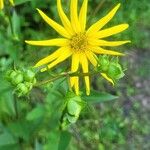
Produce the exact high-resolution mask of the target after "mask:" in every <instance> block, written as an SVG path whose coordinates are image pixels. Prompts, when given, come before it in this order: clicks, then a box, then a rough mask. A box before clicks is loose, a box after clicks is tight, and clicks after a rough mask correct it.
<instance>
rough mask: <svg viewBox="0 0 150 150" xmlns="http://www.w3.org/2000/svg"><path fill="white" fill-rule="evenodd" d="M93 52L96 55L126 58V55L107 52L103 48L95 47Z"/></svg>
mask: <svg viewBox="0 0 150 150" xmlns="http://www.w3.org/2000/svg"><path fill="white" fill-rule="evenodd" d="M91 50H92V51H93V52H94V53H96V54H106V55H115V56H124V55H125V54H123V53H119V52H115V51H112V50H105V49H103V48H101V47H93V48H92V49H91Z"/></svg>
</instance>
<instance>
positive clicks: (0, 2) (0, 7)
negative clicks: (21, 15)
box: [0, 0, 4, 10]
mask: <svg viewBox="0 0 150 150" xmlns="http://www.w3.org/2000/svg"><path fill="white" fill-rule="evenodd" d="M3 8H4V1H3V0H0V10H1V9H3Z"/></svg>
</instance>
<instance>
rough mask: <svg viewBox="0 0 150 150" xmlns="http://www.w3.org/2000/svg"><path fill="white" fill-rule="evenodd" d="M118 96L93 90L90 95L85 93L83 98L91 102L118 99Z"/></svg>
mask: <svg viewBox="0 0 150 150" xmlns="http://www.w3.org/2000/svg"><path fill="white" fill-rule="evenodd" d="M117 98H118V96H115V95H112V94H109V93H101V92H99V91H95V90H93V91H91V94H90V96H86V95H83V96H82V99H84V100H86V101H87V102H89V103H100V102H107V101H111V100H115V99H117Z"/></svg>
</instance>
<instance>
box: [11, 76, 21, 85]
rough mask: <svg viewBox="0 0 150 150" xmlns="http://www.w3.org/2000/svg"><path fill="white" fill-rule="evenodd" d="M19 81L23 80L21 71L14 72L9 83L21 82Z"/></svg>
mask: <svg viewBox="0 0 150 150" xmlns="http://www.w3.org/2000/svg"><path fill="white" fill-rule="evenodd" d="M21 82H23V75H22V73H18V74H16V75H15V76H14V77H13V79H12V81H11V83H12V84H13V85H17V84H19V83H21Z"/></svg>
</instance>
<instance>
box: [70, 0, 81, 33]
mask: <svg viewBox="0 0 150 150" xmlns="http://www.w3.org/2000/svg"><path fill="white" fill-rule="evenodd" d="M70 18H71V25H72V28H73V29H74V31H75V32H76V33H79V32H81V27H80V23H79V18H78V0H71V3H70Z"/></svg>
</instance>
